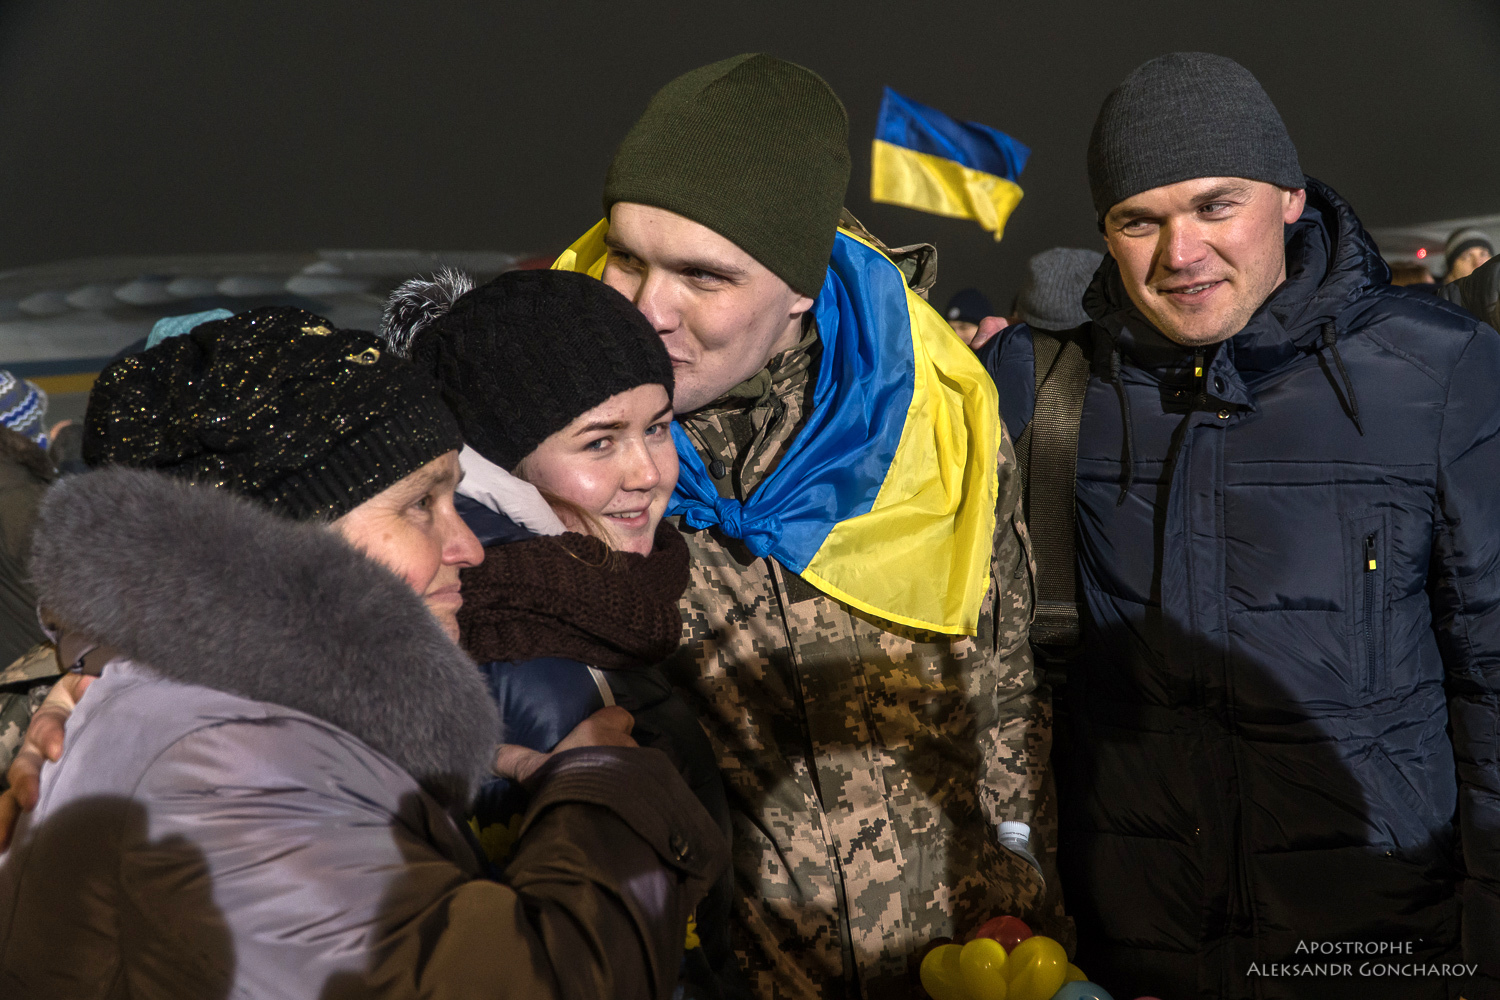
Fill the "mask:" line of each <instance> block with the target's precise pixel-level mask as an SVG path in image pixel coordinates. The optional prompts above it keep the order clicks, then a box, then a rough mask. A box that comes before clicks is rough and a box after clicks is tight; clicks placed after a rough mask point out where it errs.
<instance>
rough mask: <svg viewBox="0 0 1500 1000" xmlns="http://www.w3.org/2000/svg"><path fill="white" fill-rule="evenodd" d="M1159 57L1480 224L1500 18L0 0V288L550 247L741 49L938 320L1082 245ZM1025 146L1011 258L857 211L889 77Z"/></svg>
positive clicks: (1496, 103)
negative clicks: (1095, 199)
mask: <svg viewBox="0 0 1500 1000" xmlns="http://www.w3.org/2000/svg"><path fill="white" fill-rule="evenodd" d="M1174 49H1203V50H1208V51H1213V52H1219V53H1223V54H1225V55H1229V56H1232V57H1234V58H1235V59H1238V60H1240V61H1241V62H1242V63H1244V64H1245V65H1246V66H1248V67H1249V68H1250V69H1251V70H1252V71H1253V72H1255V73H1256V74H1257V75H1258V76H1259V77H1260V79H1261V81H1262V82H1263V83H1264V84H1265V86H1266V89H1267V90H1268V91H1269V92H1270V94H1271V97H1272V99H1273V100H1275V101H1276V103H1277V104H1278V106H1279V107H1280V108H1281V111H1282V114H1283V116H1284V117H1285V119H1286V121H1287V125H1288V127H1289V128H1290V130H1291V134H1292V138H1293V140H1294V141H1295V142H1296V143H1297V146H1298V149H1299V151H1300V154H1301V158H1302V164H1303V167H1304V169H1306V170H1307V171H1308V172H1309V173H1311V174H1313V175H1314V176H1317V177H1319V178H1321V179H1322V180H1324V181H1326V182H1328V183H1329V184H1331V185H1333V186H1334V188H1336V189H1337V190H1338V191H1340V192H1341V193H1342V194H1343V195H1344V196H1345V197H1347V198H1348V199H1349V200H1350V201H1351V202H1353V204H1354V206H1355V208H1356V210H1357V211H1358V212H1359V213H1360V215H1361V217H1362V218H1363V220H1364V221H1365V224H1366V225H1368V226H1386V225H1405V224H1412V223H1417V222H1423V221H1429V220H1434V219H1442V218H1451V217H1456V216H1466V215H1479V214H1488V213H1497V212H1500V184H1497V183H1496V177H1495V171H1496V165H1497V163H1500V3H1496V2H1494V0H1437V2H1430V3H1412V2H1404V3H1397V2H1388V0H1364V2H1358V3H1356V2H1353V0H1340V2H1329V0H1323V2H1301V3H1285V2H1268V0H1259V2H1254V3H1227V2H1226V3H1215V4H1186V3H1181V2H1176V3H1158V2H1129V3H1126V2H1120V0H1116V2H1110V3H1100V2H1087V3H1083V2H1080V3H1067V2H1061V0H1054V2H1027V3H1003V2H991V3H929V4H923V3H918V2H911V0H908V2H905V3H884V2H879V3H877V2H866V3H859V4H851V3H842V4H832V3H815V2H807V0H803V2H800V3H780V2H777V3H749V2H746V3H740V4H719V3H712V2H699V3H693V4H685V3H670V2H659V3H652V4H645V3H614V4H604V3H589V4H583V3H577V4H575V3H556V2H553V3H528V4H520V3H513V2H511V3H507V2H496V0H492V2H483V3H481V2H469V3H461V2H423V3H411V2H407V3H390V2H383V0H362V2H357V3H356V2H352V0H319V2H317V3H310V2H305V0H304V2H300V3H291V2H284V0H262V2H256V3H237V4H231V3H227V2H222V0H215V2H207V3H205V2H197V3H189V2H178V3H166V2H143V3H132V4H123V3H118V2H116V3H104V2H100V0H76V2H57V0H51V2H44V0H0V268H10V267H17V266H23V265H27V264H34V263H42V262H48V261H56V260H63V259H67V258H73V257H85V256H94V255H104V254H134V253H169V252H171V253H193V252H215V251H258V250H311V249H320V248H356V247H357V248H388V247H402V248H422V249H436V250H460V249H496V250H506V251H512V252H536V253H555V252H556V251H558V250H560V249H562V248H563V247H564V246H566V245H567V244H568V243H569V242H570V241H571V240H572V238H573V237H575V236H577V235H578V234H580V233H582V232H583V231H584V230H585V229H587V228H588V227H589V226H590V225H592V224H593V223H594V222H595V221H596V220H597V218H598V216H599V201H598V198H599V190H600V186H601V184H602V181H603V178H604V173H605V169H606V167H607V165H608V163H609V158H610V155H611V153H612V152H613V150H614V147H615V145H616V143H617V142H618V141H619V139H620V138H621V136H622V135H623V134H624V133H625V131H626V129H627V128H628V127H629V126H630V124H631V122H632V121H633V120H634V119H635V117H636V116H637V115H638V114H639V113H640V111H641V109H642V108H643V107H644V106H645V104H646V101H647V100H648V98H649V97H650V96H651V94H652V93H653V92H654V91H655V90H656V89H657V88H658V87H660V86H661V85H662V84H663V83H665V82H666V81H667V80H669V79H670V78H671V77H673V76H675V75H676V74H678V73H680V72H682V71H684V70H687V69H690V68H692V67H694V66H697V65H701V64H703V63H706V62H710V61H713V60H715V59H720V58H723V57H725V56H728V55H733V54H734V53H737V52H744V51H753V50H763V51H769V52H772V53H774V54H776V55H780V56H782V57H784V58H787V59H791V60H793V61H795V62H799V63H802V64H804V65H806V66H809V67H811V68H813V69H815V70H817V71H818V72H819V73H821V74H822V75H823V76H824V77H825V78H827V79H828V81H829V82H830V83H831V84H832V86H833V88H834V90H835V91H837V92H838V94H839V95H840V96H841V97H842V98H843V100H844V103H845V104H846V105H847V107H848V109H849V116H850V137H851V146H852V152H853V157H854V172H853V176H852V179H851V184H850V190H849V197H848V204H849V206H850V208H851V209H853V211H854V212H855V214H856V215H858V216H860V217H861V218H862V219H863V220H864V222H865V223H866V224H867V225H868V226H869V227H870V228H871V229H872V230H873V231H874V232H875V233H876V234H877V235H879V236H880V237H881V238H883V239H884V240H886V241H887V242H889V243H892V244H899V243H908V242H916V241H920V240H926V241H930V242H934V243H936V244H937V245H938V248H939V252H940V280H939V285H938V289H937V291H936V293H935V295H934V299H935V300H939V301H941V300H943V299H945V298H946V297H947V295H948V294H950V293H951V292H952V291H954V290H956V289H958V288H960V287H964V286H967V285H973V286H978V287H979V288H981V289H982V290H984V291H985V292H986V293H988V294H990V295H991V297H992V299H994V301H995V304H996V305H997V306H1001V307H1004V306H1008V304H1009V302H1010V297H1011V295H1012V294H1013V293H1014V291H1015V289H1016V287H1017V285H1018V284H1019V280H1020V275H1021V269H1022V266H1023V264H1024V262H1025V259H1026V258H1027V257H1028V256H1029V255H1030V254H1032V253H1035V252H1036V251H1038V250H1042V249H1045V248H1047V247H1049V246H1056V245H1071V246H1097V245H1099V240H1100V238H1099V235H1098V233H1097V230H1096V229H1095V226H1094V220H1093V214H1092V210H1091V208H1090V205H1089V197H1088V185H1087V180H1086V176H1085V171H1084V150H1085V147H1086V145H1087V141H1088V133H1089V128H1090V126H1091V125H1092V122H1093V119H1094V115H1095V113H1096V111H1097V110H1098V106H1099V103H1100V101H1101V100H1102V99H1103V97H1104V95H1105V94H1106V93H1107V92H1108V91H1109V90H1110V88H1111V87H1112V86H1113V85H1114V84H1115V83H1117V82H1118V81H1119V80H1120V79H1121V78H1122V77H1123V76H1124V75H1125V74H1126V73H1127V72H1129V70H1130V69H1131V68H1132V67H1134V66H1135V65H1136V64H1138V63H1140V62H1142V61H1143V60H1145V59H1148V58H1150V57H1152V56H1156V55H1159V54H1161V53H1163V52H1167V51H1171V50H1174ZM887 84H889V85H890V86H892V87H895V88H896V89H897V90H900V91H902V92H903V93H905V94H907V95H908V96H910V97H912V98H915V99H916V100H919V101H921V102H923V103H926V104H930V105H932V106H934V107H937V108H939V109H941V110H943V111H945V112H947V113H948V114H951V115H953V116H955V117H958V118H966V119H973V120H977V121H981V122H984V123H986V124H988V125H993V126H995V127H996V128H999V129H1001V130H1002V131H1005V132H1008V133H1009V134H1011V135H1012V136H1014V137H1016V138H1017V139H1019V140H1021V141H1022V142H1024V143H1025V144H1027V145H1028V146H1030V147H1031V149H1032V157H1031V160H1030V162H1029V163H1028V165H1027V167H1026V171H1025V173H1024V174H1023V175H1022V177H1021V186H1022V187H1023V188H1024V190H1025V192H1026V196H1025V199H1024V200H1023V201H1022V202H1021V204H1020V207H1019V208H1018V209H1017V211H1016V213H1015V215H1013V216H1012V218H1011V222H1010V225H1009V227H1008V229H1007V231H1006V234H1005V239H1004V241H1003V242H1001V243H999V244H996V243H995V242H994V241H993V240H992V239H991V238H990V237H989V235H988V234H986V233H984V232H983V231H982V230H980V229H979V228H978V226H976V225H975V224H973V223H969V222H963V221H959V220H950V219H942V218H938V217H935V216H929V215H924V214H920V213H917V212H913V211H910V210H907V209H901V208H896V207H893V206H885V205H872V204H871V203H870V201H869V144H870V138H871V136H872V134H873V131H874V125H875V114H876V109H877V106H878V103H879V99H880V93H881V87H882V86H883V85H887Z"/></svg>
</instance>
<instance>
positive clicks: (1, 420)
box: [0, 371, 47, 448]
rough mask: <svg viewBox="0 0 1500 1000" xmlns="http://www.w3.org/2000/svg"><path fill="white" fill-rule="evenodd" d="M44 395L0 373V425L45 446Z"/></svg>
mask: <svg viewBox="0 0 1500 1000" xmlns="http://www.w3.org/2000/svg"><path fill="white" fill-rule="evenodd" d="M46 414H47V394H46V393H45V392H43V391H42V390H40V389H38V388H37V387H36V386H35V385H32V384H31V383H30V382H28V381H26V380H25V379H20V378H16V377H15V376H14V375H12V374H11V373H10V372H7V371H0V424H4V425H5V426H6V427H9V428H10V429H11V430H13V431H15V432H16V433H17V434H24V435H26V436H27V437H29V438H30V439H31V440H32V441H34V442H36V445H37V447H39V448H45V447H47V428H46V427H45V426H43V423H42V421H43V418H44V417H45V416H46Z"/></svg>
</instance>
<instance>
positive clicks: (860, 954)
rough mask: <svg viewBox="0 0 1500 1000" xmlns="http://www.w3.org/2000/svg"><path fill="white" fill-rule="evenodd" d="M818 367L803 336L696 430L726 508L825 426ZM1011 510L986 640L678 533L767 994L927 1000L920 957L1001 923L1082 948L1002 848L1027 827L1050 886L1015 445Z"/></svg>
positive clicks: (689, 655)
mask: <svg viewBox="0 0 1500 1000" xmlns="http://www.w3.org/2000/svg"><path fill="white" fill-rule="evenodd" d="M818 354H819V345H818V341H817V335H816V331H815V330H814V329H813V328H812V327H811V325H809V330H808V333H807V334H806V335H805V337H804V338H803V340H802V342H801V343H799V344H798V345H797V346H796V347H795V348H793V349H791V350H789V351H787V352H785V353H783V354H781V355H778V356H777V357H776V358H774V359H772V361H771V363H770V364H769V365H768V367H767V368H766V369H765V370H763V371H761V372H760V373H759V374H758V375H756V376H755V377H753V378H751V379H750V380H749V381H747V382H746V383H744V384H742V385H740V386H738V387H737V388H736V389H735V390H733V391H732V392H731V393H730V394H729V395H728V396H727V397H726V398H725V399H723V400H721V401H719V402H718V403H716V404H714V405H711V406H710V407H708V408H706V409H704V410H701V411H698V412H697V413H694V414H691V415H689V416H686V417H684V418H682V425H683V427H684V429H685V430H686V431H687V432H688V434H689V436H690V437H691V438H692V439H693V440H694V442H695V443H696V444H697V446H698V448H699V450H700V451H701V452H702V454H703V456H704V460H705V464H707V465H708V466H709V472H710V475H712V476H713V477H714V479H715V482H716V483H717V485H718V487H719V490H720V492H721V493H723V494H725V495H733V496H735V497H737V498H740V499H743V498H744V497H745V496H746V495H747V494H748V493H749V492H750V491H752V490H753V489H754V488H755V486H756V485H757V484H758V483H759V482H760V481H761V480H762V479H763V478H764V477H765V476H766V475H767V474H769V473H770V471H771V470H772V469H773V468H774V467H775V465H776V462H777V461H778V459H779V458H780V456H781V454H782V453H783V451H784V449H785V446H786V445H787V443H788V442H790V441H791V440H792V438H793V437H794V436H795V434H796V432H797V430H798V428H799V427H800V426H801V425H802V423H803V419H804V417H805V416H806V415H807V412H808V411H809V409H810V407H811V394H812V387H813V383H814V381H815V379H814V378H812V377H811V373H812V371H813V370H814V365H815V362H816V360H817V357H818ZM999 495H1000V508H999V509H1000V513H1001V516H1000V517H999V520H998V524H997V529H996V534H995V547H994V557H993V565H992V571H993V580H992V584H991V589H990V592H989V594H988V596H987V597H986V598H985V602H984V607H983V611H982V615H981V625H980V629H979V633H978V635H976V636H973V637H964V636H960V637H952V636H942V635H935V634H930V633H921V632H917V631H915V630H912V629H909V628H906V627H903V626H899V625H894V624H892V623H890V622H885V621H881V620H877V619H874V618H871V617H869V616H866V615H865V614H863V613H862V612H858V611H855V610H854V609H852V608H850V607H849V606H847V605H845V604H841V603H840V602H838V601H837V600H834V599H833V598H831V597H827V596H825V595H823V594H822V593H820V592H818V591H817V590H815V589H814V588H813V587H812V586H811V585H810V584H808V583H806V582H805V581H803V580H802V579H801V578H800V577H798V576H796V575H794V574H792V573H790V572H787V571H786V570H784V569H783V568H782V567H781V566H780V565H778V564H777V563H775V562H774V561H771V560H767V559H761V558H755V557H753V556H752V555H751V554H750V553H749V551H748V550H747V549H746V548H745V547H744V545H743V544H742V543H740V542H739V541H737V540H735V539H731V538H729V537H727V536H725V535H723V534H722V533H720V532H719V531H718V530H717V529H706V530H702V531H693V530H691V529H689V528H687V527H686V526H684V525H680V524H679V529H680V530H682V531H683V532H684V534H685V536H686V538H687V542H688V546H689V548H690V550H691V553H692V570H691V582H690V583H689V584H688V590H687V593H686V594H685V595H684V598H683V610H684V617H685V620H686V641H685V643H684V645H683V647H682V649H681V650H679V653H678V655H677V657H676V658H675V659H674V660H672V661H669V663H668V665H667V668H668V670H669V671H670V673H671V674H672V676H673V679H674V681H675V682H676V683H677V685H678V686H679V688H680V689H681V690H682V691H683V693H684V695H685V696H686V697H688V698H689V700H690V701H691V702H692V703H693V704H694V707H695V709H696V710H697V711H698V713H699V717H700V718H701V719H702V720H703V721H704V724H705V726H706V727H707V728H708V730H709V734H710V736H711V738H712V740H713V743H714V747H715V750H716V752H717V754H718V758H719V766H720V768H721V769H722V771H723V775H724V781H725V785H726V786H727V788H728V790H729V796H730V800H731V808H732V809H733V811H734V868H735V881H736V885H737V888H738V890H739V891H738V894H737V899H736V904H735V905H736V912H735V933H736V947H737V949H738V950H739V951H740V954H741V958H742V960H743V961H744V962H745V964H746V965H747V970H748V974H749V978H750V980H751V982H752V984H753V986H754V989H755V992H756V993H757V994H758V995H759V996H762V997H768V998H771V997H774V998H792V997H796V998H802V997H846V996H860V997H863V998H865V1000H879V998H884V997H909V996H922V995H923V994H922V993H921V992H920V989H919V987H918V986H917V975H916V971H917V958H918V957H919V955H920V953H921V950H922V948H923V947H924V945H926V944H927V943H928V942H930V941H932V940H933V939H935V938H943V937H959V936H961V935H963V934H966V933H967V932H969V931H970V930H972V929H973V928H974V927H975V926H976V925H978V924H979V923H981V922H983V921H984V920H986V919H987V918H989V917H991V916H995V915H999V914H1005V913H1012V914H1017V915H1020V916H1022V917H1023V918H1025V919H1027V920H1028V921H1032V922H1033V926H1036V927H1038V929H1039V931H1040V930H1042V929H1051V930H1053V931H1054V933H1056V934H1057V935H1059V936H1062V937H1064V938H1067V937H1070V934H1069V933H1068V931H1067V930H1066V924H1065V922H1064V921H1063V920H1062V918H1061V905H1060V896H1059V895H1058V894H1057V893H1056V892H1050V893H1049V892H1048V888H1047V885H1044V882H1043V879H1042V878H1041V877H1040V876H1039V873H1038V872H1037V871H1035V870H1034V869H1033V868H1032V867H1031V866H1029V865H1028V864H1027V863H1026V862H1025V861H1023V860H1022V859H1021V858H1020V857H1019V856H1018V855H1016V854H1013V853H1011V852H1010V851H1008V850H1006V849H1005V848H1003V847H1002V846H1000V843H999V841H998V837H997V825H998V824H999V823H1000V822H1001V821H1002V820H1007V819H1016V820H1021V821H1023V822H1027V823H1030V824H1031V825H1032V828H1033V838H1032V848H1033V852H1034V853H1036V854H1037V855H1038V857H1039V858H1041V860H1042V867H1043V869H1044V870H1051V869H1052V868H1053V865H1054V864H1055V857H1054V853H1053V852H1054V851H1055V847H1054V845H1055V819H1054V818H1053V816H1052V815H1051V813H1052V807H1051V799H1050V787H1049V786H1050V782H1047V781H1046V779H1045V775H1046V761H1047V757H1048V753H1049V750H1050V718H1049V714H1048V713H1049V704H1048V699H1047V697H1046V696H1045V692H1042V691H1039V690H1038V685H1037V678H1036V676H1035V675H1034V673H1033V668H1032V659H1031V650H1030V648H1029V646H1028V644H1027V626H1028V622H1029V619H1030V616H1031V603H1032V579H1033V577H1034V572H1035V571H1034V566H1033V564H1032V561H1031V558H1030V542H1029V540H1028V538H1027V536H1026V530H1025V526H1024V523H1023V522H1022V521H1021V519H1020V516H1019V498H1020V495H1019V484H1018V482H1017V476H1016V466H1015V456H1014V452H1013V450H1012V442H1011V440H1010V438H1009V436H1008V435H1006V436H1005V437H1004V439H1003V447H1002V451H1001V456H1000V491H999ZM1044 788H1046V790H1047V791H1048V793H1049V794H1047V795H1044V794H1043V793H1044ZM1044 801H1045V802H1046V805H1044V806H1042V808H1041V810H1040V813H1041V814H1040V815H1039V808H1038V806H1039V803H1042V802H1044ZM1047 883H1048V884H1050V885H1051V886H1052V887H1055V886H1056V879H1055V878H1049V879H1048V880H1047Z"/></svg>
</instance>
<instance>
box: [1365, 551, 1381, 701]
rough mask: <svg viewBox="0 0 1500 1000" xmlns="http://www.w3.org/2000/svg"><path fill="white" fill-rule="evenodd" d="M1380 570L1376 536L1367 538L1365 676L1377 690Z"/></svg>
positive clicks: (1372, 688) (1370, 686) (1371, 686)
mask: <svg viewBox="0 0 1500 1000" xmlns="http://www.w3.org/2000/svg"><path fill="white" fill-rule="evenodd" d="M1379 568H1380V564H1379V561H1378V560H1377V559H1376V557H1375V535H1374V533H1373V532H1372V533H1371V534H1368V535H1366V536H1365V667H1366V669H1367V671H1368V673H1367V674H1366V675H1365V676H1366V678H1367V680H1366V683H1367V684H1368V686H1369V688H1370V689H1371V690H1372V691H1373V690H1374V688H1375V571H1376V570H1377V569H1379Z"/></svg>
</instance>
